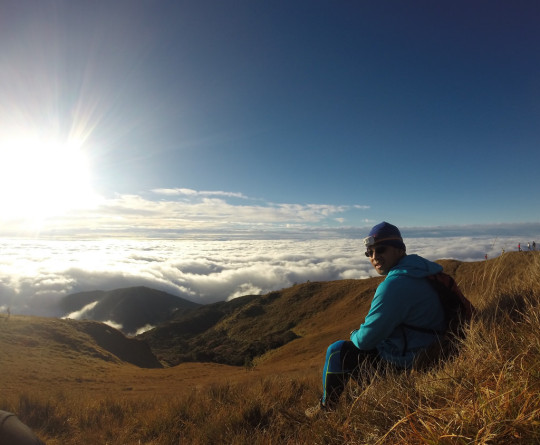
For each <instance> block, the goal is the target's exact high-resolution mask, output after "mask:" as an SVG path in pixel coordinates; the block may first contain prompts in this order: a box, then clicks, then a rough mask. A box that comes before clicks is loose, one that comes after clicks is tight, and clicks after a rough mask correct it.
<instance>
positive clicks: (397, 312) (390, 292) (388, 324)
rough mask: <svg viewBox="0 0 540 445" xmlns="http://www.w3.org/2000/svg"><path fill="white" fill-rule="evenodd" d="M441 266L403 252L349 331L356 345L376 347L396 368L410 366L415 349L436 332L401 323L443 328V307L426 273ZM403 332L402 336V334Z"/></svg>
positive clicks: (428, 342) (429, 341)
mask: <svg viewBox="0 0 540 445" xmlns="http://www.w3.org/2000/svg"><path fill="white" fill-rule="evenodd" d="M440 271H442V266H440V265H439V264H437V263H434V262H432V261H429V260H426V259H425V258H422V257H421V256H418V255H406V256H404V257H403V258H401V260H400V261H399V262H398V264H396V265H395V266H394V267H393V268H392V269H390V271H389V272H388V274H387V276H386V278H385V280H384V281H383V282H382V283H381V284H380V285H379V287H378V288H377V290H376V292H375V296H374V297H373V301H372V302H371V308H370V310H369V312H368V314H367V316H366V319H365V321H364V323H363V324H362V325H360V329H357V330H354V331H353V332H351V341H352V342H353V343H354V344H355V346H356V347H357V348H359V349H363V350H370V349H375V348H376V349H377V350H378V351H379V354H380V356H381V357H382V358H383V359H384V360H387V361H388V362H390V363H393V364H394V365H397V366H398V367H400V368H409V367H410V366H412V364H413V361H414V357H415V355H416V353H417V352H419V351H421V350H422V349H424V348H427V347H429V346H430V345H431V344H433V343H434V342H435V341H437V335H436V334H435V333H430V332H420V331H417V330H413V329H407V328H405V327H404V326H403V324H407V325H411V326H415V327H419V328H424V329H428V330H434V331H439V332H440V331H444V311H443V308H442V305H441V303H440V301H439V298H438V296H437V293H436V291H435V290H434V289H433V287H432V286H431V284H429V282H428V280H426V279H425V277H427V276H428V275H433V274H436V273H438V272H440ZM405 336H406V337H405Z"/></svg>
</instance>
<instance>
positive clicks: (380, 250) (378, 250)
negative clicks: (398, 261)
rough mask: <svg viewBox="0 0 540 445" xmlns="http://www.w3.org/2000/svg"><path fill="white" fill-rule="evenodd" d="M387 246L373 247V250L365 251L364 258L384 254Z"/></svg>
mask: <svg viewBox="0 0 540 445" xmlns="http://www.w3.org/2000/svg"><path fill="white" fill-rule="evenodd" d="M386 248H387V246H379V247H375V248H374V249H368V250H366V256H367V257H368V258H371V257H373V254H377V255H382V254H383V253H384V252H386Z"/></svg>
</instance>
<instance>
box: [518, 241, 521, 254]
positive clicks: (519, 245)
mask: <svg viewBox="0 0 540 445" xmlns="http://www.w3.org/2000/svg"><path fill="white" fill-rule="evenodd" d="M518 252H521V243H519V244H518Z"/></svg>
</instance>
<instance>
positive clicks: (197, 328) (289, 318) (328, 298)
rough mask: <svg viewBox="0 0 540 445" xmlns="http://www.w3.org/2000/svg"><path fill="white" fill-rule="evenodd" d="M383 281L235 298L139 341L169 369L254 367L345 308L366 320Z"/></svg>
mask: <svg viewBox="0 0 540 445" xmlns="http://www.w3.org/2000/svg"><path fill="white" fill-rule="evenodd" d="M379 282H380V279H379V278H372V279H368V280H340V281H333V282H310V283H304V284H299V285H296V286H293V287H291V288H288V289H284V290H281V291H274V292H271V293H269V294H267V295H263V296H246V297H241V298H236V299H234V300H232V301H229V302H219V303H215V304H211V305H207V306H204V307H200V308H196V309H193V310H190V311H187V312H185V313H183V314H182V315H181V316H177V317H175V319H174V320H172V321H170V322H168V323H164V324H162V325H159V326H158V327H156V328H155V329H152V330H151V331H148V332H145V333H143V334H141V335H140V336H138V338H141V339H143V340H145V341H146V342H148V344H149V345H150V347H151V349H152V351H153V352H154V354H156V356H157V357H158V358H159V359H160V360H161V361H162V362H164V363H167V364H169V365H176V364H178V363H182V362H190V361H210V362H216V363H224V364H229V365H246V364H251V362H252V360H253V359H254V358H256V357H259V356H262V355H263V354H265V353H267V352H268V351H271V350H274V349H277V348H280V347H282V346H283V345H285V344H287V343H289V342H291V341H293V340H295V339H298V338H300V337H302V336H303V335H304V334H305V333H306V332H310V330H311V329H314V330H316V331H321V328H320V327H315V325H317V324H322V325H323V329H324V314H325V313H329V312H332V311H334V310H340V309H341V310H344V305H348V306H350V310H348V313H350V314H354V318H355V319H358V317H363V316H364V315H365V314H366V313H367V310H368V309H369V302H370V300H371V296H372V294H373V292H374V290H375V288H376V285H377V284H378V283H379ZM344 302H347V303H344ZM345 310H347V309H345ZM321 317H322V319H321ZM353 321H354V320H351V323H353ZM354 323H355V324H356V322H355V321H354Z"/></svg>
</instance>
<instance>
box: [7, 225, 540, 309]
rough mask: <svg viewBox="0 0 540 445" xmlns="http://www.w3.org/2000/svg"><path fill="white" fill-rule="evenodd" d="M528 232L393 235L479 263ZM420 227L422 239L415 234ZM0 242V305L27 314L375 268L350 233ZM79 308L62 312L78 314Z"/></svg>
mask: <svg viewBox="0 0 540 445" xmlns="http://www.w3.org/2000/svg"><path fill="white" fill-rule="evenodd" d="M514 228H516V227H514ZM526 229H527V228H526ZM529 229H531V228H530V227H529V228H528V229H527V230H529ZM445 230H449V229H445ZM452 230H453V231H455V230H457V229H455V228H454V229H452ZM475 230H478V231H479V230H480V229H479V228H478V227H476V229H475ZM532 230H536V232H522V233H521V234H518V235H516V236H496V235H491V234H489V231H488V229H487V228H486V229H485V230H484V233H485V235H482V236H478V235H473V236H450V237H436V236H435V235H434V233H432V232H433V231H434V230H432V231H429V230H428V229H425V228H424V229H423V230H420V229H418V230H416V229H409V230H407V229H404V230H403V232H404V237H405V241H406V244H407V249H408V251H409V252H410V253H418V254H420V255H423V256H425V257H426V258H429V259H432V260H436V259H441V258H455V259H458V260H462V261H480V260H483V259H484V255H485V254H488V256H489V257H490V258H493V257H495V256H498V255H499V254H500V253H501V250H502V249H503V248H504V249H505V250H506V251H515V250H517V244H518V243H521V245H522V247H523V248H525V249H526V246H527V243H528V242H531V243H532V241H533V240H535V239H537V240H540V230H539V228H533V229H532ZM438 231H439V232H440V231H441V229H440V228H439V229H438ZM420 232H423V234H426V235H427V236H418V234H419V233H420ZM462 232H464V233H471V232H473V229H472V228H464V229H463V230H462ZM407 233H408V235H407ZM411 235H412V236H411ZM415 235H416V236H415ZM0 247H1V249H2V253H3V255H2V256H1V257H0V307H4V308H7V307H9V308H10V309H11V312H12V313H27V314H34V315H49V316H59V315H63V314H59V313H58V310H57V307H56V304H57V302H58V300H59V299H60V298H61V297H63V296H65V295H68V294H70V293H75V292H82V291H93V290H103V291H107V290H112V289H117V288H123V287H129V286H143V285H144V286H148V287H152V288H155V289H159V290H163V291H165V292H169V293H171V294H174V295H177V296H180V297H183V298H186V299H189V300H192V301H195V302H198V303H212V302H215V301H220V300H227V299H231V298H235V297H238V296H241V295H247V294H264V293H267V292H270V291H272V290H276V289H281V288H284V287H289V286H292V285H293V284H295V283H302V282H305V281H308V280H310V281H328V280H339V279H348V278H367V277H369V276H374V275H375V274H374V272H373V270H372V268H371V265H370V264H369V261H368V260H367V258H366V257H365V255H364V252H363V248H362V241H361V239H359V238H358V237H357V238H334V239H313V240H304V239H297V240H294V239H282V240H238V239H237V240H224V241H217V240H212V241H204V240H190V239H184V240H118V239H114V240H113V239H102V240H96V241H84V240H79V241H77V240H74V241H62V240H40V241H29V240H13V239H11V240H10V239H0ZM88 309H89V308H84V309H83V310H82V311H80V313H77V314H71V315H72V317H73V318H80V317H83V316H84V311H85V310H88Z"/></svg>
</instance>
